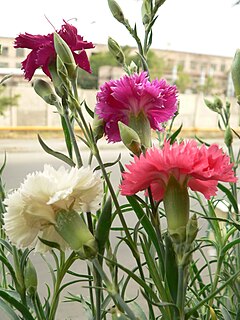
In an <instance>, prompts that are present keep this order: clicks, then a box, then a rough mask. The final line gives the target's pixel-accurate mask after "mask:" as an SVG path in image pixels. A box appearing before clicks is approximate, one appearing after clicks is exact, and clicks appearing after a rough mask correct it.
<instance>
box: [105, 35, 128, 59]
mask: <svg viewBox="0 0 240 320" xmlns="http://www.w3.org/2000/svg"><path fill="white" fill-rule="evenodd" d="M108 49H109V51H110V52H111V54H112V55H113V56H114V57H115V59H116V60H117V62H119V63H120V64H123V65H124V64H125V56H124V53H123V51H122V48H121V47H120V46H119V44H118V43H117V41H115V40H114V39H113V38H111V37H109V38H108Z"/></svg>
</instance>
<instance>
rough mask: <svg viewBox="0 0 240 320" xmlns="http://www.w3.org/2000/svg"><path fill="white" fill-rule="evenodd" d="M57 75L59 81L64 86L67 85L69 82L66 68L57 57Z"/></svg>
mask: <svg viewBox="0 0 240 320" xmlns="http://www.w3.org/2000/svg"><path fill="white" fill-rule="evenodd" d="M57 73H58V75H59V77H60V79H61V80H62V81H63V82H64V83H65V84H68V82H69V80H68V71H67V68H66V66H65V64H64V63H63V61H62V59H61V58H60V57H59V56H57Z"/></svg>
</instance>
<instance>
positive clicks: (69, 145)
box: [61, 115, 73, 159]
mask: <svg viewBox="0 0 240 320" xmlns="http://www.w3.org/2000/svg"><path fill="white" fill-rule="evenodd" d="M61 123H62V128H63V133H64V137H65V142H66V146H67V150H68V154H69V157H70V158H71V159H72V156H73V147H72V142H71V137H70V133H69V130H68V126H67V123H66V120H65V119H64V117H63V116H62V115H61Z"/></svg>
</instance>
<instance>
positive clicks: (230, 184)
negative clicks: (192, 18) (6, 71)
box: [0, 0, 240, 320]
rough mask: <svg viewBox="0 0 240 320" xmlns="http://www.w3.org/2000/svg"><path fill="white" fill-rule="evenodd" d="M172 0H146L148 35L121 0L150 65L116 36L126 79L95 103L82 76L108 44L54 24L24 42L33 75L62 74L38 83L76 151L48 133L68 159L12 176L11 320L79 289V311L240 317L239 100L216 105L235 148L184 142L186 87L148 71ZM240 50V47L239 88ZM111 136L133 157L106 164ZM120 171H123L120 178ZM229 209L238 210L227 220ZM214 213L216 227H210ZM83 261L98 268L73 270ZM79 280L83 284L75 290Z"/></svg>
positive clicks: (6, 281) (8, 244) (84, 315)
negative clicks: (41, 267)
mask: <svg viewBox="0 0 240 320" xmlns="http://www.w3.org/2000/svg"><path fill="white" fill-rule="evenodd" d="M164 2H165V1H164V0H143V1H142V22H143V26H144V30H145V33H144V39H142V40H141V39H140V38H139V35H138V30H137V27H136V26H134V27H132V26H131V25H130V23H129V21H128V20H127V18H126V15H125V13H123V11H122V9H121V8H120V6H119V5H118V3H117V2H116V1H115V0H108V3H109V8H110V12H111V13H112V15H113V16H114V18H115V19H116V20H117V21H118V22H119V23H121V24H122V25H123V27H125V28H127V30H128V31H129V34H130V35H131V36H132V37H133V38H134V39H135V41H136V45H137V55H138V62H139V63H136V62H131V63H130V64H127V63H126V59H125V55H124V52H123V50H122V48H121V46H120V45H119V44H118V42H117V41H116V40H114V39H112V38H109V42H108V47H109V50H110V52H111V53H112V54H113V56H114V57H115V59H116V60H117V62H118V63H119V65H121V67H122V68H123V70H124V72H125V75H124V76H122V77H121V78H120V79H112V80H110V81H108V82H105V83H104V84H103V85H102V86H101V87H100V88H99V91H98V93H97V95H96V105H95V109H94V110H91V109H90V108H89V107H88V105H87V104H86V102H85V101H81V98H80V97H79V90H78V86H77V78H78V70H79V68H81V69H83V70H85V71H86V72H89V73H90V72H91V66H90V63H89V59H88V56H87V53H86V50H87V49H93V48H94V45H93V44H92V43H91V42H87V41H85V40H83V37H82V36H80V35H78V32H77V29H76V28H75V27H74V26H73V25H72V24H70V23H69V22H67V21H63V25H62V26H61V28H60V30H55V31H54V32H53V33H51V34H48V35H31V34H29V33H25V34H20V35H18V36H17V38H16V39H15V43H14V46H15V47H16V48H28V49H31V51H30V53H29V54H28V56H27V58H26V60H24V61H23V62H22V69H23V70H24V74H25V78H26V79H28V80H31V79H32V77H33V76H34V72H35V70H36V69H37V68H41V69H42V70H43V72H44V73H45V74H46V75H47V77H48V79H49V81H45V80H42V79H41V80H40V79H38V80H35V81H34V90H35V91H36V93H37V94H38V95H39V96H40V97H41V98H42V99H43V100H44V101H45V102H47V103H48V104H49V105H51V106H53V107H54V110H55V112H57V113H58V114H59V118H60V121H61V124H62V130H63V134H64V135H63V136H64V138H65V143H66V153H63V152H58V151H54V150H53V149H51V148H50V147H49V146H48V145H47V144H46V143H45V142H44V141H43V139H42V138H41V137H40V136H39V137H38V139H39V143H40V144H41V146H42V147H43V150H44V151H45V152H47V153H49V154H51V155H52V156H54V157H56V158H58V159H60V160H61V161H62V163H63V165H62V166H60V167H59V168H54V167H53V166H51V165H48V164H45V165H44V168H43V170H42V171H38V172H34V173H29V174H28V175H27V177H26V179H25V180H24V181H23V183H22V184H21V186H20V187H19V188H18V189H16V190H14V191H11V192H8V193H7V192H6V191H5V190H4V188H3V182H2V183H1V202H0V204H1V206H0V209H1V238H0V264H1V270H0V272H1V283H0V309H2V310H4V312H5V314H6V315H7V316H8V319H14V320H15V319H25V320H33V319H37V320H53V319H57V317H58V319H63V318H61V315H59V314H58V307H59V305H60V304H62V303H66V302H64V301H63V300H64V298H63V296H62V292H63V289H65V288H66V287H67V288H68V292H69V294H68V296H67V297H66V296H65V299H68V302H69V301H70V302H75V303H76V302H78V303H79V318H78V319H89V320H90V319H91V320H93V319H94V320H100V319H104V320H106V319H119V320H120V319H132V320H136V319H139V320H144V319H145V320H147V319H148V320H155V319H164V320H187V319H189V320H190V319H203V320H210V319H212V320H213V319H222V320H230V319H236V320H237V319H240V290H239V289H240V237H239V230H240V222H239V208H238V200H237V194H238V186H237V170H238V163H239V157H240V153H239V152H238V153H237V154H236V153H234V151H233V150H234V149H233V144H234V143H235V139H236V140H237V139H239V135H238V133H237V131H236V130H234V129H233V128H231V127H230V117H231V106H230V103H229V102H228V101H226V102H225V103H223V102H222V100H221V99H220V98H218V97H216V98H215V99H214V101H213V102H211V101H209V100H206V104H207V107H209V108H210V109H212V110H213V112H216V113H218V116H219V125H220V128H221V130H222V131H223V132H224V143H225V149H226V150H225V151H223V149H222V148H221V147H220V146H218V145H217V144H212V145H209V144H208V143H206V142H204V141H202V140H201V139H199V138H197V137H196V138H194V139H184V138H182V137H181V128H182V126H181V127H179V128H178V129H175V130H174V126H173V124H174V120H175V118H176V117H177V115H178V113H179V110H178V109H179V95H178V89H177V87H176V85H174V84H169V83H167V82H166V81H165V80H164V79H151V74H150V72H149V67H148V52H149V49H150V47H151V43H152V36H153V26H154V23H155V21H156V19H157V14H158V12H159V11H160V9H161V6H162V5H163V4H164ZM239 59H240V58H239V52H237V53H236V56H235V59H234V60H233V66H232V78H233V82H234V86H235V93H236V97H238V94H240V90H239V88H240V68H239V61H240V60H239ZM238 91H239V92H238ZM239 100H240V99H239ZM236 103H238V100H237V101H236ZM183 107H184V106H183ZM86 112H87V113H88V117H89V116H90V117H91V119H92V121H89V120H87V119H88V118H87V117H86V116H85V115H86ZM76 128H77V129H78V130H79V129H80V134H78V133H77V132H76ZM78 132H79V131H78ZM103 139H106V140H107V142H108V143H109V144H110V146H109V148H111V147H113V144H114V143H122V145H123V146H124V148H125V149H126V150H127V152H128V156H129V161H128V162H129V164H125V163H122V161H121V157H118V158H117V159H116V161H114V162H112V163H105V162H104V161H103V158H102V155H101V147H100V146H101V141H102V140H103ZM80 142H81V143H80ZM83 144H84V145H85V148H87V151H88V155H89V157H88V161H85V159H83V156H82V150H81V147H80V145H81V146H82V145H83ZM96 163H97V164H96ZM5 165H6V163H4V165H3V166H2V168H1V171H0V173H2V172H3V170H4V166H5ZM113 167H115V169H117V170H118V171H119V173H120V176H121V179H120V181H119V183H118V184H117V187H116V186H114V184H115V182H116V181H112V175H111V170H112V168H113ZM113 182H114V183H113ZM222 206H224V208H225V212H226V215H225V216H224V217H222V216H221V217H219V215H218V210H219V207H222ZM129 216H131V217H134V219H133V220H134V223H131V224H130V223H129V219H128V217H129ZM131 221H132V220H131ZM203 222H205V224H206V223H207V224H208V233H207V232H205V233H203V234H201V235H200V233H199V232H198V231H199V230H200V229H202V223H203ZM209 234H211V236H209ZM209 249H211V252H214V254H213V255H212V256H209V255H208V251H209ZM120 250H124V260H122V259H123V255H120V254H119V252H120ZM34 255H39V256H41V257H42V259H44V261H45V262H46V268H49V271H50V272H51V274H52V283H51V284H49V283H46V287H47V288H48V290H47V294H46V295H45V296H42V295H41V294H40V293H39V290H38V285H39V283H38V275H37V271H36V266H35V265H34V261H33V260H34V259H33V258H32V257H33V256H34ZM46 255H50V256H51V257H52V258H53V259H52V261H53V262H52V263H50V262H49V261H47V260H48V259H46ZM79 260H81V262H82V263H83V264H84V265H85V269H84V270H86V272H82V269H81V272H78V271H76V270H75V269H74V271H73V267H74V264H76V263H77V262H78V261H79ZM126 260H127V261H128V262H130V263H126ZM73 284H74V285H76V284H78V292H79V294H73V293H71V286H72V285H73ZM131 287H134V288H136V295H134V296H132V295H131Z"/></svg>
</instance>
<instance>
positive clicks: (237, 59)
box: [231, 49, 240, 97]
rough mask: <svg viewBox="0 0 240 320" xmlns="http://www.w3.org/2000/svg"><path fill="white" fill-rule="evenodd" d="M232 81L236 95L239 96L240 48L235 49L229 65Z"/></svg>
mask: <svg viewBox="0 0 240 320" xmlns="http://www.w3.org/2000/svg"><path fill="white" fill-rule="evenodd" d="M231 74H232V81H233V86H234V90H235V95H236V97H238V96H240V49H237V51H236V53H235V55H234V58H233V61H232V66H231Z"/></svg>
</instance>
